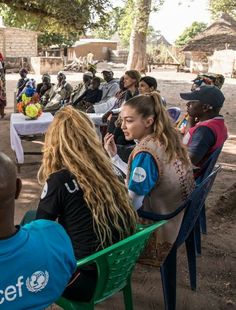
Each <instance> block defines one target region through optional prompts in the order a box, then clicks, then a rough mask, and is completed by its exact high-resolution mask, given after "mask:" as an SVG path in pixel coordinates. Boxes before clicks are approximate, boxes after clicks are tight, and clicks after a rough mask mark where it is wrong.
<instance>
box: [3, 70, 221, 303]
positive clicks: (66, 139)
mask: <svg viewBox="0 0 236 310" xmlns="http://www.w3.org/2000/svg"><path fill="white" fill-rule="evenodd" d="M102 74H103V78H104V83H101V79H100V78H98V77H94V78H93V76H92V75H91V74H88V73H85V74H84V75H83V82H81V83H79V84H78V85H77V86H76V87H75V89H74V90H72V86H71V85H70V84H69V83H67V82H66V77H65V75H64V74H63V73H61V72H59V74H58V84H57V85H51V84H50V83H51V82H50V77H49V76H48V75H45V76H43V77H42V83H41V85H38V87H37V93H38V94H39V95H40V96H41V98H42V97H43V96H45V94H46V93H47V91H49V90H50V89H51V88H52V89H53V91H54V95H52V96H49V97H48V99H49V100H48V103H50V101H51V100H53V98H55V97H56V96H57V95H59V96H60V97H58V98H60V99H59V100H60V101H61V100H66V101H67V102H66V104H64V106H63V107H62V106H61V105H60V107H59V108H58V109H57V113H55V116H54V120H53V122H52V123H51V125H50V127H49V128H48V130H47V133H46V135H45V143H44V147H43V158H42V163H41V166H40V169H39V171H38V181H39V183H40V184H41V185H42V186H43V188H42V193H41V197H40V200H39V204H38V206H37V210H35V211H34V212H33V217H32V213H31V219H32V218H33V219H34V221H32V222H31V223H30V224H26V225H22V227H18V226H17V227H15V226H14V224H13V216H12V215H13V210H14V199H15V198H16V197H17V196H18V194H19V190H20V182H19V181H16V182H15V183H14V182H13V183H14V184H15V185H14V186H13V185H12V184H13V183H12V184H8V183H7V182H10V181H7V180H8V179H9V178H5V179H4V175H10V174H12V176H13V177H12V179H13V180H15V179H16V175H15V170H14V169H13V166H12V165H13V164H12V162H11V161H10V160H9V158H7V157H6V156H5V155H4V154H0V162H2V164H1V168H0V169H1V171H2V173H1V174H0V184H1V186H0V197H1V198H2V200H1V201H3V204H2V207H0V215H2V217H1V216H0V224H1V223H2V225H0V244H1V242H2V241H3V243H2V244H3V247H1V248H4V241H5V239H6V240H7V242H8V246H9V247H10V246H12V249H13V250H12V251H14V246H13V244H17V242H19V243H20V241H19V240H18V239H17V238H19V237H17V236H19V235H20V234H23V233H24V234H28V235H30V234H32V235H33V236H34V234H35V237H34V238H39V239H40V240H41V239H42V241H40V242H41V243H40V247H41V248H40V249H41V252H43V253H44V252H45V251H47V250H48V251H49V252H50V249H49V246H50V244H51V243H55V249H54V253H49V258H48V259H49V260H50V259H52V260H55V258H54V257H53V255H55V256H57V255H61V256H62V257H63V259H64V261H63V259H62V262H61V264H62V268H64V269H65V277H64V279H61V281H62V282H63V281H64V282H63V283H62V282H61V283H60V284H58V290H57V291H56V292H55V294H51V295H50V298H48V299H47V298H46V297H44V300H43V302H42V308H43V307H45V306H47V305H49V304H50V302H53V301H54V300H56V299H57V298H58V297H59V296H60V294H63V296H65V297H67V298H69V299H72V300H79V301H89V300H90V299H91V296H92V295H93V293H94V290H95V286H96V279H97V270H96V267H95V266H94V265H90V266H87V267H86V268H82V269H81V268H80V269H76V268H75V260H78V259H80V258H83V257H86V256H88V255H90V254H92V253H94V252H96V251H98V250H100V249H102V248H105V247H107V246H109V245H111V244H113V243H115V242H117V241H119V240H122V239H124V238H125V237H127V236H129V235H131V234H132V233H134V232H135V230H136V225H137V223H138V222H139V223H147V221H146V220H145V221H144V220H143V219H142V218H139V217H138V213H137V210H139V209H141V210H144V211H149V212H153V213H158V214H166V213H171V212H174V211H175V210H176V209H177V208H178V207H179V206H180V205H181V204H182V203H183V202H184V201H185V200H186V199H187V197H188V195H189V194H190V193H191V192H192V191H193V189H194V187H195V180H194V177H195V178H196V175H194V171H193V166H197V167H199V168H201V166H202V165H203V163H204V162H206V160H207V159H208V158H209V156H210V154H212V152H214V150H216V148H218V147H221V146H223V144H224V142H225V140H226V138H227V128H226V126H225V124H224V118H223V116H221V115H220V114H219V112H220V109H221V107H222V106H223V103H224V100H225V98H224V95H223V93H222V92H221V90H220V89H219V88H218V87H217V86H215V85H202V86H199V87H197V88H196V89H193V90H192V91H191V92H188V93H181V94H180V96H181V98H182V99H184V100H187V104H186V105H187V113H188V117H189V120H191V122H189V129H188V130H187V131H186V134H185V135H184V137H183V136H182V135H181V134H180V133H179V130H178V126H176V124H175V123H174V122H173V121H172V120H171V118H170V116H169V114H168V111H167V109H166V107H165V105H166V103H165V100H164V98H163V97H162V95H161V94H160V92H159V91H158V90H157V81H156V79H155V78H153V77H150V76H145V77H141V76H140V74H139V72H138V71H136V70H129V71H126V72H125V73H124V75H123V76H122V77H121V78H120V80H117V79H115V78H114V77H113V72H112V71H111V70H104V71H103V72H102ZM22 78H23V77H22ZM25 78H26V77H24V79H25ZM27 82H29V81H27ZM22 83H23V82H22ZM100 83H101V85H100ZM26 84H27V83H26ZM50 85H51V87H49V86H50ZM25 87H26V85H25V86H24V88H25ZM32 87H33V86H32ZM50 98H51V100H50ZM62 98H63V99H62ZM111 99H112V100H111ZM48 103H47V104H46V105H45V107H46V109H45V111H49V110H50V109H47V107H50V104H49V105H48ZM60 104H61V102H60ZM97 107H98V109H97ZM99 109H100V110H99ZM97 111H103V112H101V113H104V122H107V123H108V129H107V133H106V135H105V136H104V137H103V141H101V139H99V137H98V135H97V134H96V130H95V126H94V124H93V122H92V121H91V120H90V118H89V115H88V113H91V112H97ZM122 143H123V144H122ZM114 166H115V167H117V168H118V169H119V170H120V171H121V172H122V178H121V179H120V176H119V177H118V176H117V174H116V173H115V169H114ZM4 169H5V170H4ZM198 175H199V174H198ZM1 178H2V180H1ZM5 183H7V184H5ZM9 187H11V189H12V190H11V191H10V192H8V193H6V191H5V188H9ZM28 215H29V214H26V215H25V218H24V220H23V222H22V223H26V222H27V216H28ZM183 216H184V211H182V212H180V213H179V214H178V215H176V216H175V217H174V218H172V219H171V220H169V222H168V223H167V224H166V225H164V226H163V227H161V228H160V230H158V232H156V233H155V234H154V235H153V236H152V238H151V239H150V241H149V243H148V245H147V247H146V248H145V250H144V252H143V254H142V256H141V258H140V262H141V263H144V264H148V265H152V266H160V265H161V264H162V263H163V262H164V260H165V258H166V257H167V255H168V253H169V251H170V250H171V247H172V245H173V243H174V242H175V239H176V237H177V235H178V233H179V229H180V226H181V222H182V219H183ZM7 218H9V219H8V220H6V219H7ZM55 221H57V222H58V224H57V223H55ZM148 223H150V221H148ZM62 227H63V228H62ZM52 230H55V235H53V234H52V233H50V231H52ZM44 235H47V238H46V239H44V237H41V236H44ZM51 235H53V236H52V237H51ZM67 236H69V238H68V237H67ZM21 238H23V237H21ZM57 238H61V239H63V240H64V241H63V247H60V246H59V244H60V243H59V242H57V240H56V239H57ZM1 239H4V240H1ZM14 240H15V241H14ZM64 244H65V245H64ZM34 247H35V245H33V244H30V242H29V243H28V245H27V246H26V245H25V248H27V251H28V250H29V251H34ZM72 249H73V250H72ZM27 251H24V245H22V247H21V249H18V255H22V260H23V258H24V257H23V256H24V255H27V254H25V253H27ZM60 251H61V252H60ZM21 252H22V253H21ZM65 252H66V253H65ZM36 253H37V252H36ZM50 255H52V258H51V257H50ZM68 257H69V258H68ZM43 259H44V257H42V255H39V254H38V257H37V260H36V261H35V264H36V265H34V266H33V265H32V266H33V267H32V268H33V269H32V272H31V270H30V271H29V273H32V274H33V270H34V269H35V271H37V270H38V269H37V267H36V266H37V263H38V264H39V265H40V264H41V265H40V266H44V260H43ZM58 263H59V262H58ZM53 264H54V261H53ZM29 266H31V264H30V263H29ZM1 268H2V269H1ZM17 268H18V271H19V272H20V271H21V268H23V267H22V266H21V265H19V266H18V267H17ZM47 268H48V269H47ZM47 268H46V267H44V270H43V271H44V276H45V277H47V274H46V271H47V272H48V273H49V272H50V266H49V267H47ZM54 268H55V270H57V266H55V267H54ZM0 269H1V270H4V269H6V267H5V265H4V264H1V267H0ZM10 276H11V275H9V277H8V276H7V275H5V277H4V281H5V282H4V285H5V286H6V287H7V285H10V284H11V283H10ZM49 279H50V280H51V278H49ZM50 280H47V281H48V289H50V285H51V282H50V283H49V281H50ZM57 280H58V279H57V277H56V275H55V278H52V281H55V283H57V282H56V281H57ZM19 285H20V284H19ZM46 292H47V285H45V293H46ZM27 293H28V292H27ZM42 299H43V297H42ZM30 300H31V299H30V298H28V302H29V301H30ZM22 302H23V300H22ZM24 302H26V301H24ZM34 302H35V303H36V302H39V301H37V300H34ZM24 307H25V308H33V307H32V304H30V303H28V304H27V303H26V304H24ZM24 307H23V308H24Z"/></svg>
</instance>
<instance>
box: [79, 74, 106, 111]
mask: <svg viewBox="0 0 236 310" xmlns="http://www.w3.org/2000/svg"><path fill="white" fill-rule="evenodd" d="M100 82H101V81H100V78H99V77H94V78H93V79H92V85H91V88H88V89H87V90H86V91H85V92H84V93H83V95H81V96H80V97H79V98H78V99H77V100H76V101H75V102H74V106H77V107H78V108H82V110H86V109H88V108H89V107H90V106H92V105H93V104H94V103H96V102H98V101H100V100H101V98H102V90H101V89H99V86H100Z"/></svg>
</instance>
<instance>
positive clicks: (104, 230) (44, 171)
mask: <svg viewBox="0 0 236 310" xmlns="http://www.w3.org/2000/svg"><path fill="white" fill-rule="evenodd" d="M61 169H67V170H68V171H70V172H71V173H72V174H73V175H74V176H75V178H76V179H77V181H78V184H79V186H80V188H81V189H82V190H83V193H84V199H85V201H86V204H87V207H88V208H89V209H90V211H91V214H92V217H93V227H94V231H95V233H96V235H97V237H98V240H99V242H100V245H101V246H102V247H106V246H108V245H110V244H112V230H111V227H110V223H112V224H113V227H114V229H115V230H116V231H117V232H118V234H119V237H120V239H123V238H125V237H126V236H128V235H130V234H132V233H133V232H134V231H135V228H136V222H137V215H136V212H135V210H134V209H133V207H132V206H131V202H130V198H129V196H128V193H127V189H126V187H125V185H124V184H122V183H121V182H120V181H119V179H118V177H117V176H116V175H115V173H114V171H113V167H112V163H111V161H110V159H109V158H108V157H107V155H106V153H105V151H104V149H103V147H102V143H101V142H100V140H99V138H98V136H97V134H96V131H95V127H94V125H93V123H92V121H91V120H90V119H89V118H88V116H87V115H86V114H85V113H83V112H81V111H78V110H76V109H74V108H73V107H71V106H67V107H65V108H63V109H61V110H60V111H58V112H57V113H56V115H55V117H54V120H53V122H52V124H51V125H50V126H49V128H48V130H47V133H46V136H45V144H44V148H43V160H42V164H41V166H40V169H39V172H38V180H39V183H40V184H43V183H45V181H46V180H47V179H48V177H49V176H50V174H52V173H54V172H56V171H59V170H61Z"/></svg>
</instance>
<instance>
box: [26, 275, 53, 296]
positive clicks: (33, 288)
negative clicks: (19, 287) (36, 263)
mask: <svg viewBox="0 0 236 310" xmlns="http://www.w3.org/2000/svg"><path fill="white" fill-rule="evenodd" d="M48 279H49V274H48V272H47V271H44V272H43V271H36V272H34V273H33V274H32V275H31V277H28V278H27V280H26V287H27V289H28V291H30V292H33V293H37V292H40V291H41V290H42V289H44V288H45V286H46V285H47V283H48Z"/></svg>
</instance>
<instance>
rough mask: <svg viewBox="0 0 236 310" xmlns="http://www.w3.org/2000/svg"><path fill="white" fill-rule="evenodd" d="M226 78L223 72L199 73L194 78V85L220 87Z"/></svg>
mask: <svg viewBox="0 0 236 310" xmlns="http://www.w3.org/2000/svg"><path fill="white" fill-rule="evenodd" d="M224 81H225V78H224V76H223V75H222V74H216V73H205V74H198V76H197V77H196V78H195V79H194V80H193V86H195V88H196V87H200V86H204V85H215V86H217V87H218V88H219V89H220V88H221V87H222V86H223V84H224Z"/></svg>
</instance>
